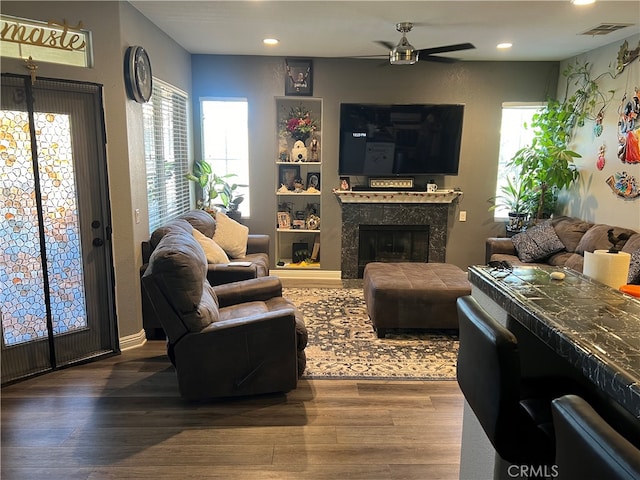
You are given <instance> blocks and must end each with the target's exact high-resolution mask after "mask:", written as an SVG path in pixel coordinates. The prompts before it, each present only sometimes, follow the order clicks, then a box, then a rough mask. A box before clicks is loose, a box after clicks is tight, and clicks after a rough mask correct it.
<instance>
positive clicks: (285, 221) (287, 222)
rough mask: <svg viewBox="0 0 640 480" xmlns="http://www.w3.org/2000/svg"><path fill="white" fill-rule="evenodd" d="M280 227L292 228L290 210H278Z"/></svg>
mask: <svg viewBox="0 0 640 480" xmlns="http://www.w3.org/2000/svg"><path fill="white" fill-rule="evenodd" d="M278 228H291V215H290V214H289V212H278Z"/></svg>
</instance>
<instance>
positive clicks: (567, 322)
mask: <svg viewBox="0 0 640 480" xmlns="http://www.w3.org/2000/svg"><path fill="white" fill-rule="evenodd" d="M554 271H562V272H563V273H565V275H566V276H565V278H564V279H563V280H552V279H551V278H550V276H549V274H550V273H551V272H554ZM469 280H470V281H471V283H472V284H473V285H474V286H476V287H477V288H479V289H480V291H482V292H483V293H485V294H486V295H488V296H489V297H490V298H491V299H492V300H493V301H495V302H496V303H497V304H498V305H500V306H501V307H502V308H503V309H504V310H506V311H507V313H509V314H510V315H511V316H512V317H514V318H515V319H516V320H518V321H519V322H520V323H522V324H523V325H524V326H525V327H527V328H528V329H529V330H530V331H532V332H533V333H534V334H535V335H536V336H538V337H539V338H540V339H541V340H542V341H544V342H545V343H546V344H547V345H549V346H550V347H551V348H552V349H553V350H555V351H556V353H558V354H559V355H560V356H562V357H564V358H566V359H567V360H568V361H569V362H570V363H571V364H572V365H574V366H575V367H577V368H578V369H579V370H581V371H582V373H583V374H584V375H585V376H586V377H587V378H589V379H590V380H591V381H592V382H593V383H594V384H595V385H596V386H598V387H599V388H600V389H601V390H602V391H604V392H605V393H607V394H608V395H610V396H611V397H612V398H614V399H615V400H616V401H617V402H618V403H619V404H620V405H621V406H623V407H624V408H625V409H627V410H628V411H629V412H631V413H632V414H633V415H634V416H635V417H636V418H638V419H640V299H638V298H634V297H631V296H629V295H625V294H623V293H621V292H619V291H618V290H615V289H613V288H610V287H608V286H606V285H603V284H601V283H599V282H596V281H595V280H592V279H590V278H589V277H586V276H584V275H582V274H579V273H577V272H575V271H573V270H570V269H563V268H560V267H551V266H538V267H528V266H525V267H514V268H513V270H511V271H509V270H500V269H495V268H491V267H488V266H472V267H469Z"/></svg>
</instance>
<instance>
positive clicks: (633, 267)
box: [627, 249, 640, 285]
mask: <svg viewBox="0 0 640 480" xmlns="http://www.w3.org/2000/svg"><path fill="white" fill-rule="evenodd" d="M627 283H630V284H633V285H640V249H638V250H636V251H635V252H632V253H631V262H630V263H629V276H628V278H627Z"/></svg>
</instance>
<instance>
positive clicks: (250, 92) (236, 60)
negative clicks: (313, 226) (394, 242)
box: [192, 55, 559, 270]
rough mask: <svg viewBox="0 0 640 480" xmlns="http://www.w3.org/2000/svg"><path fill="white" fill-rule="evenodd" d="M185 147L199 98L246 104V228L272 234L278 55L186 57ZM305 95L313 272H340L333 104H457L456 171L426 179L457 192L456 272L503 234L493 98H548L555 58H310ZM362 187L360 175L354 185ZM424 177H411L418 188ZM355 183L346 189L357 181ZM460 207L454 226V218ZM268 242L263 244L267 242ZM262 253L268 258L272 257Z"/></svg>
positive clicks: (452, 251) (452, 253)
mask: <svg viewBox="0 0 640 480" xmlns="http://www.w3.org/2000/svg"><path fill="white" fill-rule="evenodd" d="M192 66H193V88H192V93H193V102H194V104H193V114H194V117H193V118H194V139H196V141H195V142H194V149H195V154H196V158H198V156H199V155H200V145H199V140H198V139H199V138H200V125H199V121H198V120H197V119H199V114H200V112H199V98H201V97H245V98H247V99H248V101H249V131H250V139H249V158H250V160H249V161H250V168H251V174H250V175H251V178H250V182H251V201H252V204H251V218H250V219H247V220H246V224H247V225H249V227H250V229H251V230H252V231H256V232H261V233H269V234H271V235H272V236H273V235H275V212H276V197H275V195H274V192H275V183H276V174H275V168H276V167H275V157H276V154H277V125H276V109H275V97H277V96H283V95H284V75H285V69H284V58H282V57H251V56H236V57H232V56H218V55H194V56H193V57H192ZM313 70H314V71H313V96H314V97H320V98H322V99H323V127H322V142H323V143H322V149H323V153H322V160H323V166H322V186H323V188H322V212H321V217H322V239H323V243H322V246H321V264H322V268H323V269H327V270H340V256H341V232H342V212H341V209H340V204H339V202H338V200H337V198H336V197H335V195H334V194H333V193H332V191H331V190H332V188H336V187H337V186H338V183H339V182H338V148H339V109H340V103H341V102H345V103H347V102H356V103H357V102H363V103H462V104H464V105H465V118H464V126H463V132H462V152H461V159H460V172H459V175H457V176H446V177H435V178H434V180H435V181H436V183H437V184H438V185H439V187H440V188H454V187H459V188H460V189H462V191H463V192H464V195H463V196H462V197H461V200H460V201H459V203H458V205H457V206H456V214H455V215H451V216H450V218H449V225H448V236H447V238H448V242H447V246H446V261H447V262H450V263H453V264H455V265H458V266H459V267H461V268H464V269H466V267H467V266H468V265H472V264H478V263H483V262H484V243H485V238H486V237H488V236H492V235H497V234H500V233H503V232H504V225H503V224H497V223H495V222H494V221H493V213H492V212H489V211H488V207H489V203H488V202H487V200H488V199H489V198H490V197H491V196H493V195H494V192H495V186H496V175H497V161H498V150H499V141H500V121H501V114H502V103H503V102H514V101H522V102H540V101H543V100H544V99H545V98H546V97H547V96H548V95H549V93H550V92H552V93H554V92H555V90H556V84H557V79H558V75H559V73H558V64H557V63H556V62H512V63H507V62H469V63H458V64H453V65H450V64H440V63H430V62H421V63H418V64H416V65H397V66H390V65H386V64H385V63H384V62H381V61H380V60H361V59H330V58H317V59H314V60H313ZM357 180H358V181H359V182H361V183H364V181H365V179H364V178H360V179H357ZM427 180H429V179H428V178H418V179H417V180H416V181H417V184H418V185H424V184H426V182H427ZM358 181H356V182H355V183H358ZM459 210H466V211H467V221H466V222H459V221H458V220H457V219H458V215H457V212H458V211H459ZM272 243H273V242H272ZM273 253H274V252H272V259H273V257H274V255H273Z"/></svg>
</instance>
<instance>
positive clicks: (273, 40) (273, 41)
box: [262, 38, 279, 45]
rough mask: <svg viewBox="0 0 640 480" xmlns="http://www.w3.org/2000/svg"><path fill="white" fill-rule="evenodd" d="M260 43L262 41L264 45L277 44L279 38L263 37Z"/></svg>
mask: <svg viewBox="0 0 640 480" xmlns="http://www.w3.org/2000/svg"><path fill="white" fill-rule="evenodd" d="M262 43H264V44H265V45H277V44H278V43H279V40H278V39H277V38H265V39H264V40H262Z"/></svg>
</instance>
